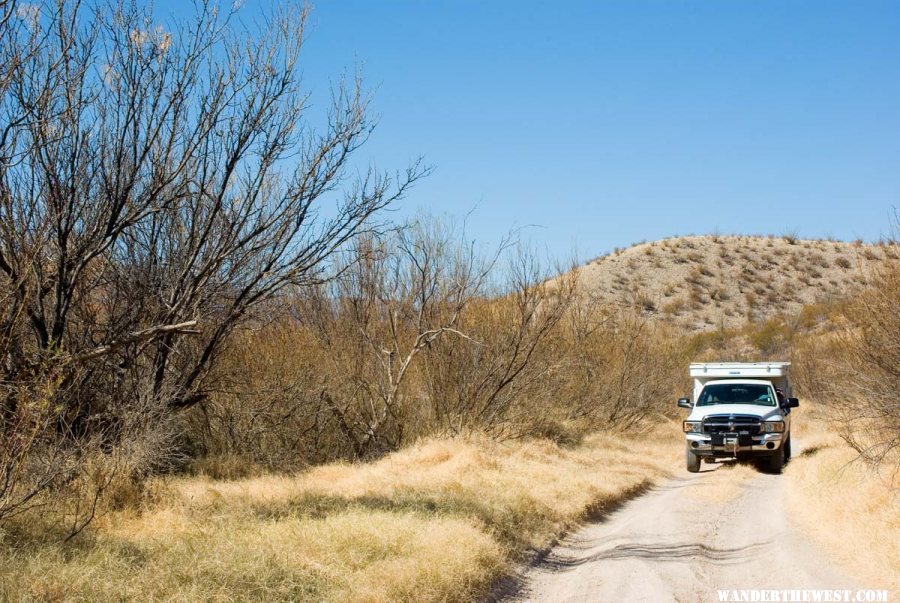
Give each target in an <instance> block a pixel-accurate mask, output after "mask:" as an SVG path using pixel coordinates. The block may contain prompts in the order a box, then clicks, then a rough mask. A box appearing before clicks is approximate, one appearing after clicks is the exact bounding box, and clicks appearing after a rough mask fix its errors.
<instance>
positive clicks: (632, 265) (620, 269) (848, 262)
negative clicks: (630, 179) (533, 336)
mask: <svg viewBox="0 0 900 603" xmlns="http://www.w3.org/2000/svg"><path fill="white" fill-rule="evenodd" d="M898 255H900V249H898V247H897V246H896V245H895V244H891V243H882V244H874V245H872V244H863V243H862V242H861V241H856V242H852V243H849V242H843V241H832V240H803V239H798V238H796V237H794V236H782V237H775V236H768V237H763V236H722V235H705V236H685V237H673V238H668V239H663V240H660V241H654V242H650V243H639V244H636V245H634V246H632V247H629V248H627V249H617V250H615V251H614V252H612V253H610V254H608V255H605V256H601V257H599V258H596V259H594V260H592V261H590V262H589V263H587V264H586V265H585V266H583V267H581V268H580V269H579V281H580V285H581V289H582V291H584V292H586V293H587V294H589V295H592V296H595V297H597V298H598V299H599V300H600V301H603V302H606V303H612V304H620V305H623V306H636V307H638V308H640V309H641V311H643V312H645V313H647V314H650V315H652V316H654V317H657V318H659V319H661V320H665V321H667V322H669V323H671V324H674V325H677V326H679V327H681V328H685V329H687V330H690V331H701V330H706V329H711V328H716V327H725V328H732V327H737V326H740V325H742V324H744V323H746V322H747V321H748V320H752V321H756V320H765V319H766V318H769V317H772V316H775V315H778V314H792V313H795V312H797V311H799V310H800V308H801V307H803V306H804V305H808V304H813V303H818V302H823V301H829V300H834V299H836V298H842V297H846V296H849V295H852V294H853V292H854V291H855V290H856V289H857V288H858V287H860V286H861V285H862V284H864V283H865V281H866V278H867V276H868V275H869V274H871V271H872V269H873V268H875V267H877V266H878V265H879V264H880V263H881V262H882V261H883V260H884V259H885V258H893V257H897V256H898Z"/></svg>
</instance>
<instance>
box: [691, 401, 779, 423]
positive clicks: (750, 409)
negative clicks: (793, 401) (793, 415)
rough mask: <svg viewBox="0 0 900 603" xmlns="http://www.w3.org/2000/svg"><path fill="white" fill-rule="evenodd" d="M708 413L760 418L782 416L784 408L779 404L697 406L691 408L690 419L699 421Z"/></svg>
mask: <svg viewBox="0 0 900 603" xmlns="http://www.w3.org/2000/svg"><path fill="white" fill-rule="evenodd" d="M708 415H752V416H754V417H759V418H760V420H763V421H765V420H768V419H771V418H773V417H777V418H779V419H780V418H781V417H782V410H781V409H780V408H778V407H777V406H755V405H753V404H714V405H712V406H695V407H694V408H693V409H691V414H690V415H689V416H688V420H693V421H699V420H701V419H703V418H704V417H706V416H708Z"/></svg>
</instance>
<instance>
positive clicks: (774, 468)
mask: <svg viewBox="0 0 900 603" xmlns="http://www.w3.org/2000/svg"><path fill="white" fill-rule="evenodd" d="M785 448H786V446H784V445H782V446H781V448H779V449H778V450H776V451H775V454H773V455H772V456H770V457H769V464H768V467H767V468H768V470H769V473H776V474H777V473H781V470H782V469H784V461H785V458H784V457H785V452H786V451H785Z"/></svg>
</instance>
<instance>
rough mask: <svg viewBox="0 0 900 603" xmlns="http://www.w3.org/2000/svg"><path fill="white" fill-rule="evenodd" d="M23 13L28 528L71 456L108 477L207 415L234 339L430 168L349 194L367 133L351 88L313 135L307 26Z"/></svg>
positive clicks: (60, 8)
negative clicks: (118, 464) (204, 406)
mask: <svg viewBox="0 0 900 603" xmlns="http://www.w3.org/2000/svg"><path fill="white" fill-rule="evenodd" d="M15 5H16V3H3V6H2V7H0V64H2V65H3V66H4V67H3V69H2V70H0V115H2V127H0V294H2V297H3V304H2V308H0V309H2V315H0V339H2V340H3V345H4V346H5V347H4V350H3V351H4V356H3V365H2V377H3V378H2V382H3V383H6V384H10V386H9V388H8V389H7V391H6V392H5V397H4V399H3V400H0V413H2V415H3V418H4V423H3V425H2V429H3V433H2V434H0V437H2V438H3V440H4V443H5V445H6V446H5V449H6V451H7V454H8V457H7V460H6V463H7V465H6V466H7V468H8V467H14V468H18V469H13V470H12V473H11V475H12V477H14V478H16V479H19V478H21V477H22V476H24V475H25V474H26V473H29V472H30V474H31V475H32V478H30V479H31V481H30V482H27V483H30V484H31V485H30V486H23V484H26V482H24V481H21V480H20V479H19V481H18V483H19V486H17V487H8V488H7V491H8V492H12V493H13V494H11V495H10V496H11V498H10V499H8V500H7V501H6V502H4V503H0V504H7V505H10V504H11V505H13V508H18V507H16V505H18V504H19V503H16V502H14V501H15V500H25V499H27V500H34V499H35V498H36V497H37V495H36V494H32V492H34V491H36V490H37V491H40V490H41V489H42V488H43V489H46V488H49V487H51V485H54V484H57V483H58V479H57V478H59V479H63V480H64V481H65V482H66V483H67V484H74V483H76V482H78V481H79V480H81V483H82V484H85V483H87V482H86V481H85V480H86V479H87V474H85V473H78V472H76V473H75V474H72V470H71V466H70V465H71V463H70V462H69V461H68V460H66V461H65V462H63V461H58V460H55V459H58V458H59V457H58V455H62V456H63V457H64V458H66V459H70V458H82V457H86V453H83V452H82V450H83V449H84V450H94V449H99V450H101V451H102V452H104V454H107V458H106V460H105V461H103V462H101V461H99V460H98V461H96V462H93V461H92V465H91V466H92V467H94V468H95V469H96V468H97V467H100V466H101V465H102V466H104V467H107V466H109V465H110V463H108V462H106V461H111V459H112V458H113V455H112V451H119V450H121V451H123V457H122V458H125V457H133V455H134V453H136V451H134V450H130V451H128V450H127V449H128V447H129V446H130V445H131V443H133V442H134V441H135V437H136V436H135V433H136V432H134V431H133V429H137V427H134V428H133V427H132V425H134V426H141V425H143V426H147V425H152V424H153V423H154V422H159V421H158V420H160V421H162V422H165V421H164V419H166V418H167V417H168V416H169V415H171V414H173V413H174V412H175V411H178V410H181V409H186V408H190V407H192V406H194V405H196V404H199V403H200V402H202V401H204V400H206V399H208V398H209V396H210V395H211V393H213V392H214V391H215V390H216V389H217V387H218V384H216V383H215V382H214V380H213V374H214V371H213V369H214V368H215V365H216V362H217V360H218V359H219V357H220V356H221V352H222V349H223V346H224V345H225V343H226V342H227V341H228V339H229V337H230V336H231V335H232V334H233V333H234V332H235V330H236V329H237V328H238V327H239V326H240V325H243V324H247V323H248V321H252V320H254V319H258V318H259V317H260V316H261V315H264V314H265V313H266V312H268V311H269V308H270V303H271V302H272V300H274V299H276V298H278V297H280V296H283V295H284V294H286V293H287V292H288V291H289V290H291V289H292V288H295V287H307V286H313V285H315V284H317V283H318V282H319V281H320V273H321V272H322V271H323V269H324V267H325V266H326V265H327V264H328V261H329V259H330V258H331V257H332V256H333V254H334V253H335V252H336V251H337V250H338V249H342V248H343V247H344V246H345V245H346V243H347V242H349V241H350V240H351V239H352V238H353V237H355V236H356V235H357V234H358V233H360V232H361V231H363V230H366V229H367V228H368V226H367V225H368V224H370V223H371V222H370V219H371V218H372V216H373V215H374V214H375V213H376V212H378V211H379V210H381V209H382V208H384V207H385V206H386V205H388V204H389V203H391V201H393V200H395V199H397V198H398V197H400V196H401V195H403V193H404V192H405V191H406V190H407V187H408V186H409V185H410V184H411V183H412V182H414V181H415V180H416V179H417V178H418V177H420V176H422V175H423V173H424V170H422V169H420V168H419V167H418V166H417V165H414V166H412V167H411V168H410V169H409V170H407V171H405V172H403V173H401V174H398V175H397V176H392V175H390V176H389V175H385V174H381V173H380V172H377V171H375V170H374V169H372V170H370V171H367V172H366V171H363V172H362V173H361V175H360V176H359V177H358V178H354V177H353V176H352V173H351V172H350V170H349V167H350V165H349V162H350V161H351V158H352V157H353V156H354V155H355V152H356V151H357V149H359V148H360V146H361V145H363V144H364V143H365V142H366V140H367V139H368V137H369V135H370V134H371V132H372V129H373V122H372V121H371V120H370V118H369V116H368V104H369V96H368V95H367V93H366V92H365V91H364V90H363V87H362V85H361V82H360V80H359V78H345V79H343V80H341V82H340V83H339V84H337V85H336V87H335V89H334V90H333V93H332V103H331V105H330V107H328V110H327V111H326V115H325V116H324V119H323V120H322V121H323V122H324V123H323V125H322V127H316V124H315V123H312V121H311V118H310V117H309V111H308V107H309V97H308V95H307V92H306V90H305V88H304V87H303V86H302V85H301V66H300V64H299V59H300V53H301V47H302V45H303V39H304V28H305V23H306V18H307V13H308V10H307V8H306V7H305V6H301V5H297V4H289V3H283V4H282V5H280V6H279V8H278V10H276V11H275V12H274V13H273V15H272V16H271V18H269V19H268V20H267V21H266V22H265V23H264V24H262V27H261V29H260V30H259V31H250V30H248V29H242V27H241V26H240V24H239V23H238V22H237V20H236V19H233V15H234V13H233V12H230V11H228V10H219V9H218V8H217V6H216V5H215V3H214V2H213V0H201V1H200V2H198V3H197V5H196V9H197V10H196V15H195V16H194V17H193V18H189V19H186V20H184V21H183V22H179V23H176V24H174V30H173V31H166V30H165V28H163V27H158V26H157V25H156V23H155V22H154V20H153V14H152V11H151V9H150V8H149V7H148V6H143V5H141V4H140V3H137V2H129V1H127V0H122V1H121V2H112V3H96V4H94V5H92V6H91V7H90V8H88V7H84V6H82V5H81V3H79V2H68V1H65V0H62V1H60V2H58V3H51V5H50V6H49V7H48V8H47V10H41V9H38V10H36V11H35V12H34V18H31V12H27V16H28V18H11V15H13V14H14V13H13V12H9V11H14V9H13V8H10V7H14V6H15ZM20 6H24V5H20ZM233 10H235V9H233ZM23 14H25V13H23ZM20 16H21V15H20ZM50 367H52V369H51V368H50ZM47 383H52V384H53V387H48V386H46V384H47ZM151 409H152V412H151ZM160 409H162V410H163V411H164V413H163V415H162V416H160V415H158V414H156V413H157V411H158V410H160ZM32 410H39V411H40V412H37V414H35V412H32ZM26 411H28V414H27V417H26V416H25V415H23V414H22V413H23V412H26ZM141 416H142V417H143V419H141V420H137V419H135V417H141ZM51 426H52V428H51ZM23 438H24V439H23ZM148 451H150V452H152V453H154V454H156V455H161V454H162V453H163V452H164V448H156V449H154V448H153V447H148ZM126 452H127V454H126ZM41 455H44V458H45V459H46V460H45V461H40V459H41ZM47 455H50V456H49V457H47ZM39 461H40V462H39ZM35 462H38V465H40V464H41V463H44V466H35V464H34V463H35ZM113 464H115V463H113ZM47 467H50V469H47ZM59 467H64V468H59ZM81 467H82V469H85V470H86V468H87V466H86V465H81ZM95 469H92V470H91V471H93V472H94V473H95V474H97V475H99V474H101V473H104V474H105V473H106V470H103V471H100V470H99V469H96V470H95ZM10 479H12V478H10ZM95 482H96V483H95V484H94V485H95V486H97V487H98V488H99V489H101V490H107V489H108V487H107V486H106V485H103V484H104V483H105V480H104V479H101V480H99V481H95ZM23 487H24V489H23ZM53 487H56V486H55V485H54V486H53ZM95 489H97V488H95ZM10 501H13V502H10ZM94 508H95V505H93V504H92V505H91V506H90V510H88V512H87V515H86V516H87V517H90V516H92V515H93V509H94ZM84 510H85V509H80V510H78V511H77V512H76V513H75V514H76V515H78V516H82V515H83V513H82V511H84ZM72 525H73V526H74V528H73V529H74V530H77V529H79V528H78V526H79V525H80V523H79V522H77V521H76V522H74V523H72Z"/></svg>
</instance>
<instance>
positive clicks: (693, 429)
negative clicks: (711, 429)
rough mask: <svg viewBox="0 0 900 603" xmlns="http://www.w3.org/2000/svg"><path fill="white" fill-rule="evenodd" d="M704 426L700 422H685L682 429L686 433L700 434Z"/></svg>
mask: <svg viewBox="0 0 900 603" xmlns="http://www.w3.org/2000/svg"><path fill="white" fill-rule="evenodd" d="M702 425H703V423H701V422H700V421H685V422H684V423H683V424H682V428H683V429H684V433H700V432H701V430H702Z"/></svg>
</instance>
